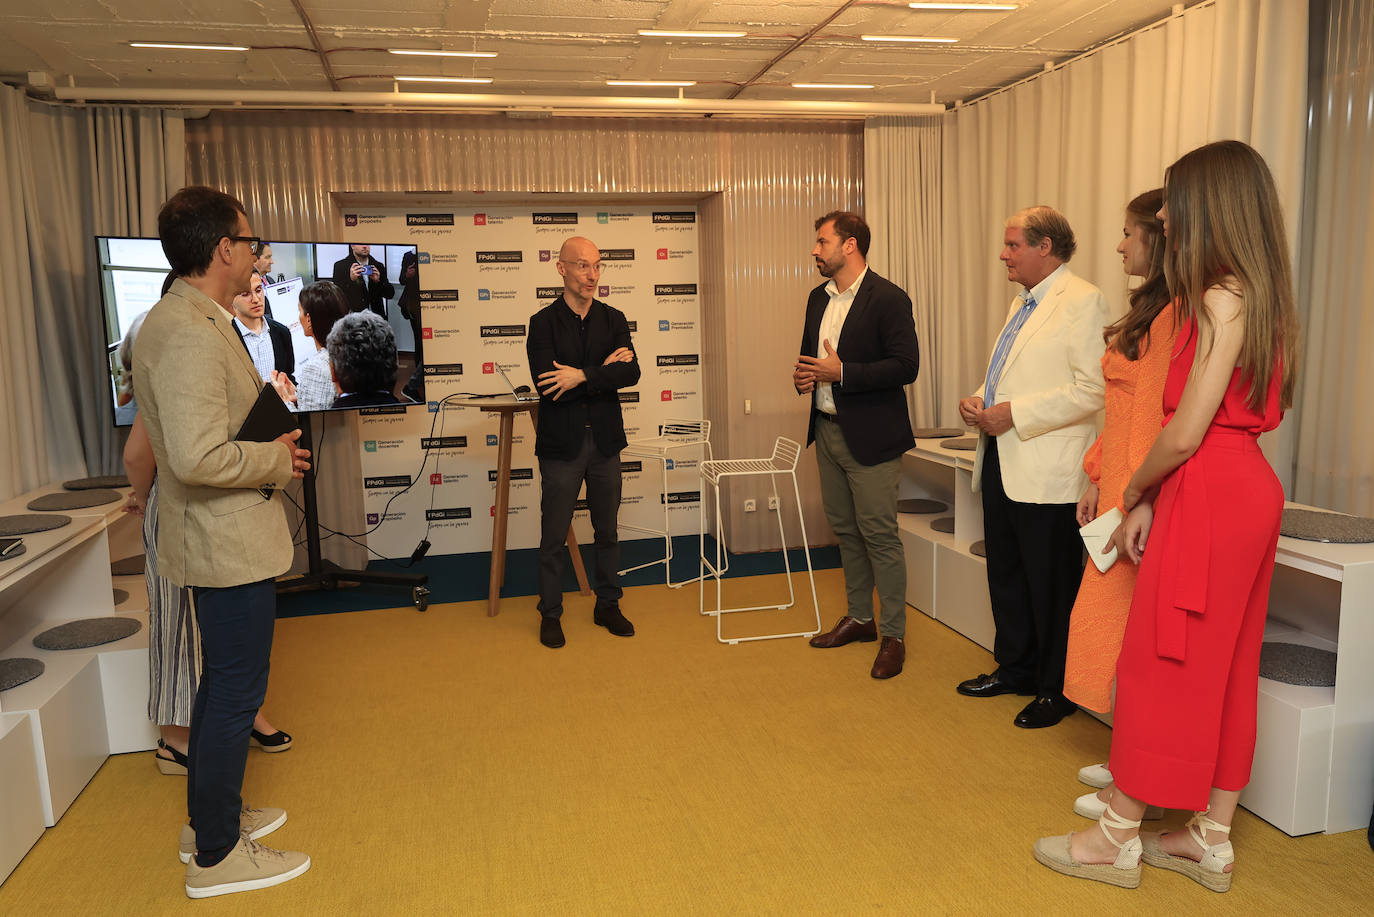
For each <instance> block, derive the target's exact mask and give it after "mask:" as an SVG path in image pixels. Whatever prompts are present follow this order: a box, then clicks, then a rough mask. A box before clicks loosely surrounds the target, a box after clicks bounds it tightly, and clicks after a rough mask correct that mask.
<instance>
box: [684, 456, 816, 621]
mask: <svg viewBox="0 0 1374 917" xmlns="http://www.w3.org/2000/svg"><path fill="white" fill-rule="evenodd" d="M800 456H801V445H800V444H798V443H797V442H796V441H795V440H790V439H788V438H787V437H785V436H779V437H778V438H777V441H776V442H775V443H774V444H773V454H772V455H771V456H769V457H768V458H758V459H720V460H719V461H715V460H712V461H705V462H702V463H701V465H700V466H699V468H700V471H701V480H702V488H701V503H700V510H699V512H700V516H701V535H700V536H699V538H698V542H697V543H698V545H699V548H700V553H701V571H702V572H701V576H700V577H699V583H700V585H699V586H698V593H699V602H698V605H699V609H700V611H701V613H702V614H703V615H715V618H716V639H717V640H719V641H720V642H721V643H729V644H736V643H748V642H750V641H753V640H777V639H779V638H782V637H811V636H814V635H816V634H818V633H820V631H821V603H820V599H819V598H817V596H816V571H815V570H814V569H813V568H812V566H811V548H810V547H809V545H808V543H807V540H806V518H805V516H804V515H803V514H802V505H801V488H800V487H798V485H797V459H798V458H799V457H800ZM764 474H766V475H768V480H769V485H770V490H771V495H772V497H774V498H775V502H777V503H778V510H777V514H778V537H779V540H780V541H779V543H780V544H781V545H782V565H783V570H784V571H785V572H786V576H787V603H786V604H784V605H750V606H747V607H742V608H723V607H722V606H721V602H722V597H721V583H720V580H721V574H723V573H724V572H725V570H726V569H727V567H728V564H729V551H727V550H726V549H725V542H724V538H723V536H722V533H723V532H724V531H725V526H724V519H723V518H722V513H721V501H720V482H721V481H722V480H723V479H725V478H732V477H743V476H746V475H764ZM782 475H787V476H789V477H791V478H792V495H793V496H794V497H795V498H796V500H797V520H798V522H800V524H801V536H802V537H801V544H802V551H803V553H804V554H805V555H806V573H807V576H808V577H809V578H810V580H811V606H812V608H813V609H814V610H815V612H816V626H815V627H814V628H813V629H811V630H808V631H797V632H795V633H786V634H760V635H758V636H753V637H726V636H725V635H724V634H723V633H722V631H721V620H722V619H723V618H724V617H725V616H726V615H727V614H733V613H734V612H738V611H765V610H770V609H777V610H779V611H781V610H784V609H787V608H791V607H792V606H793V605H795V604H796V603H797V596H796V592H795V590H794V589H793V588H792V565H791V561H790V560H789V559H788V557H787V533H786V532H785V531H784V529H783V524H782V504H781V501H777V500H776V498H777V496H778V478H779V477H780V476H782ZM708 485H709V490H710V492H711V495H712V496H713V497H714V499H715V504H716V505H715V520H716V539H715V542H716V547H715V559H714V562H712V559H711V558H709V557H707V556H706V530H707V525H706V501H707V490H708ZM708 576H709V577H711V578H713V579H714V580H715V581H716V607H715V609H714V610H711V609H707V607H706V578H707V577H708Z"/></svg>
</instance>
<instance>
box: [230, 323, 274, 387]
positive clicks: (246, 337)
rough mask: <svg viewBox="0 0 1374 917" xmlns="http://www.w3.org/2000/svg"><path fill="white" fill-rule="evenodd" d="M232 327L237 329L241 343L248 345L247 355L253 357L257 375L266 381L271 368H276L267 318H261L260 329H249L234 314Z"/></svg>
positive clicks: (269, 375)
mask: <svg viewBox="0 0 1374 917" xmlns="http://www.w3.org/2000/svg"><path fill="white" fill-rule="evenodd" d="M234 327H235V328H236V329H238V333H239V337H241V338H243V343H244V344H246V345H248V355H249V356H250V357H252V358H253V365H254V366H256V367H257V368H258V375H260V376H262V381H264V382H266V381H267V380H268V379H270V378H272V370H274V369H276V368H277V355H276V352H275V351H274V350H273V349H272V330H271V329H270V328H269V327H268V326H267V319H263V320H262V330H261V331H249V330H248V327H247V326H246V325H244V323H243V322H241V321H239V319H238V316H234Z"/></svg>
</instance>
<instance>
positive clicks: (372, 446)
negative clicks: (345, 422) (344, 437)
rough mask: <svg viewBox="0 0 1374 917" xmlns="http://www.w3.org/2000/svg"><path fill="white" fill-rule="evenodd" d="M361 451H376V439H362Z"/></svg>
mask: <svg viewBox="0 0 1374 917" xmlns="http://www.w3.org/2000/svg"><path fill="white" fill-rule="evenodd" d="M363 451H364V452H376V451H377V441H376V440H375V439H365V440H363Z"/></svg>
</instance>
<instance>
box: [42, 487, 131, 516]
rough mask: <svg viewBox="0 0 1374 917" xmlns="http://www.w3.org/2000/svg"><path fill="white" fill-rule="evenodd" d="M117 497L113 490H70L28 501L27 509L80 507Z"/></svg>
mask: <svg viewBox="0 0 1374 917" xmlns="http://www.w3.org/2000/svg"><path fill="white" fill-rule="evenodd" d="M118 499H119V492H118V491H114V490H72V491H65V492H63V493H56V494H44V495H43V496H41V497H39V498H38V499H36V500H30V501H29V509H31V510H35V511H38V512H44V511H47V510H62V509H82V508H84V507H87V506H103V505H105V504H106V503H113V502H115V501H116V500H118Z"/></svg>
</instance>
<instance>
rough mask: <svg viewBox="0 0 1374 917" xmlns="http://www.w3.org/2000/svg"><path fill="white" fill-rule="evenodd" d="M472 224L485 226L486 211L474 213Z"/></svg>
mask: <svg viewBox="0 0 1374 917" xmlns="http://www.w3.org/2000/svg"><path fill="white" fill-rule="evenodd" d="M472 225H473V226H485V225H487V215H486V214H485V213H474V214H473V215H472Z"/></svg>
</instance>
